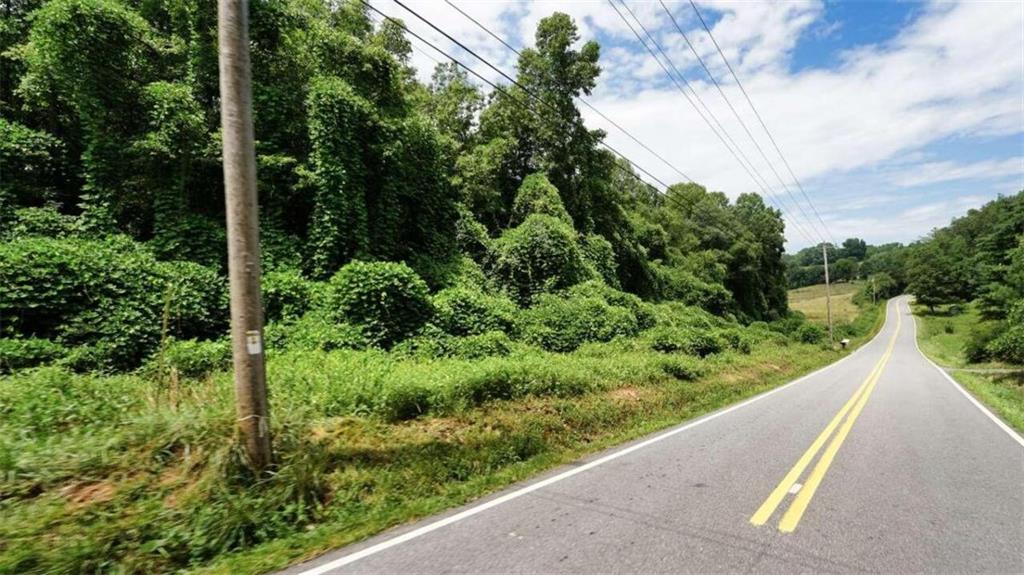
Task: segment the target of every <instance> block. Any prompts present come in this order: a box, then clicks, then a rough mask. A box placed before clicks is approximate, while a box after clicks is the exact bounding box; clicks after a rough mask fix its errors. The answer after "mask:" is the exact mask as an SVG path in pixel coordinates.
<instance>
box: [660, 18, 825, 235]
mask: <svg viewBox="0 0 1024 575" xmlns="http://www.w3.org/2000/svg"><path fill="white" fill-rule="evenodd" d="M658 3H659V4H661V8H662V10H664V11H665V14H667V15H668V17H669V20H671V21H672V25H673V26H675V29H676V31H677V32H679V34H680V35H681V36H682V37H683V40H685V41H686V45H687V46H688V47H689V48H690V52H691V53H692V54H693V56H694V57H695V58H697V62H699V63H700V66H701V68H703V69H704V73H705V74H707V76H708V79H710V80H711V83H712V84H713V85H714V86H715V89H716V90H718V94H719V95H720V96H722V99H723V100H725V103H726V105H727V106H729V110H730V111H732V115H733V116H735V117H736V121H738V122H739V123H740V126H741V127H742V128H743V131H744V132H746V134H747V137H748V138H750V141H751V142H753V143H754V147H755V148H757V152H758V153H759V154H760V155H761V158H762V159H763V160H764V162H765V163H766V164H768V168H769V169H770V170H771V171H772V173H773V174H774V175H775V179H777V180H778V181H779V183H780V184H781V185H782V189H783V190H784V191H785V192H786V195H787V196H789V199H790V201H791V202H792V203H793V204H794V205H795V206H796V207H797V209H798V210H799V211H800V215H802V216H803V218H804V220H805V221H806V222H807V224H808V225H809V226H810V228H811V229H812V230H813V231H814V233H815V234H817V235H818V236H819V237H821V238H822V239H825V235H824V234H822V233H821V231H820V230H818V227H817V225H816V224H815V223H814V220H812V219H811V218H810V216H808V215H807V212H806V211H804V207H803V205H801V204H800V201H799V200H797V198H796V196H794V195H793V192H792V191H791V190H790V189H789V185H788V184H786V181H785V180H783V179H782V176H780V175H779V172H778V170H776V169H775V164H774V163H773V162H772V161H771V160H769V159H768V155H767V154H765V153H764V149H762V148H761V144H760V143H759V142H758V141H757V138H755V137H754V134H752V133H751V132H750V128H748V127H747V123H746V122H745V121H743V117H742V116H740V114H739V112H738V111H736V107H735V106H733V104H732V100H730V99H729V96H728V95H727V94H726V93H725V90H723V89H722V86H721V85H720V84H719V83H718V80H717V79H715V75H714V74H712V73H711V70H710V69H709V68H708V66H707V64H705V63H704V59H703V58H701V57H700V53H698V52H697V49H696V48H695V47H694V46H693V43H691V42H690V38H689V36H687V35H686V32H685V31H683V28H682V27H681V26H680V25H679V22H677V21H676V17H675V16H673V15H672V12H671V11H670V10H669V9H668V7H667V6H665V2H664V1H663V0H658Z"/></svg>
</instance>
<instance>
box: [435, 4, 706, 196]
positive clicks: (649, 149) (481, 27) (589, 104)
mask: <svg viewBox="0 0 1024 575" xmlns="http://www.w3.org/2000/svg"><path fill="white" fill-rule="evenodd" d="M445 3H446V4H448V5H449V6H451V7H452V8H453V9H455V11H456V12H458V13H459V14H462V15H463V16H464V17H465V18H466V19H468V20H469V21H470V22H472V23H473V24H475V25H476V26H477V28H480V29H481V30H483V31H484V32H486V33H487V34H488V35H489V36H490V37H491V38H494V39H495V40H497V41H498V42H500V43H501V45H503V46H505V47H506V48H508V49H509V50H511V51H512V52H513V53H515V54H516V55H517V56H521V55H522V52H520V51H519V50H517V49H516V48H514V47H513V46H512V45H511V44H509V43H508V42H506V41H505V39H504V38H502V37H501V36H498V35H497V34H495V33H494V32H492V31H491V29H490V28H488V27H487V26H484V25H483V24H482V23H480V22H479V21H478V20H477V19H476V18H474V17H472V16H470V15H469V14H467V13H466V12H465V11H463V10H462V9H461V8H459V7H458V6H456V5H455V3H454V2H452V1H451V0H445ZM577 99H578V100H579V101H580V103H581V104H583V105H584V106H586V107H587V108H589V109H590V110H591V111H592V112H594V113H595V114H597V115H598V116H600V117H601V118H603V119H604V120H605V121H606V122H608V123H609V124H611V125H612V126H615V127H616V128H617V129H618V130H619V131H620V132H622V133H623V134H625V135H626V136H627V137H629V139H631V140H633V142H635V143H636V144H637V145H638V146H640V147H641V148H643V149H644V150H647V152H649V153H650V154H651V155H652V156H654V157H655V158H657V159H658V160H660V161H661V163H663V164H665V165H666V166H668V167H669V168H670V169H672V171H674V172H675V173H677V174H679V175H680V176H682V178H683V179H684V180H686V181H687V182H691V183H692V182H693V179H692V178H690V176H687V175H686V174H685V173H684V172H683V171H682V170H680V169H679V168H677V167H676V166H675V165H674V164H672V163H671V162H669V161H668V160H666V159H665V158H663V157H661V155H660V154H658V153H657V152H655V151H654V150H652V149H651V148H650V147H648V146H647V144H645V143H643V142H641V141H640V140H639V139H638V138H637V137H636V136H634V135H633V134H631V133H630V132H629V130H627V129H625V128H623V127H622V126H620V125H619V124H618V122H616V121H614V120H612V119H611V118H609V117H608V116H606V115H605V114H604V112H602V111H601V110H598V109H597V107H596V106H594V105H593V104H591V103H590V102H588V101H587V100H586V98H584V97H583V96H577Z"/></svg>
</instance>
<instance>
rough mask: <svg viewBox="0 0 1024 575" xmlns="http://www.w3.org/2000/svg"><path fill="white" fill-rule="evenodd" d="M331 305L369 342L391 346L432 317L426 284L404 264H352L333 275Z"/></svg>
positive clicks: (329, 303) (329, 301) (329, 299)
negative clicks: (359, 330)
mask: <svg viewBox="0 0 1024 575" xmlns="http://www.w3.org/2000/svg"><path fill="white" fill-rule="evenodd" d="M328 305H329V307H330V308H331V309H332V310H334V311H335V313H336V314H337V317H338V318H339V319H343V320H346V321H348V322H350V323H352V324H353V325H357V326H359V328H360V329H361V330H362V332H363V335H364V336H365V337H366V339H367V341H369V342H370V343H371V344H374V345H380V346H384V347H391V346H392V345H394V344H395V343H396V342H398V341H401V340H402V339H405V338H406V337H409V336H410V335H412V334H413V333H415V332H416V331H417V330H418V329H419V328H421V327H422V326H423V325H424V324H425V323H427V321H428V320H430V317H431V316H432V315H433V312H434V306H433V304H432V303H431V302H430V297H429V295H428V293H427V284H426V283H425V282H424V281H423V280H422V279H421V278H420V277H419V276H418V275H416V272H414V271H412V269H411V268H409V266H407V265H405V264H404V263H395V262H363V261H353V262H351V263H349V264H346V265H345V266H344V267H342V268H341V269H340V270H338V273H336V274H334V277H332V278H331V282H330V292H329V295H328Z"/></svg>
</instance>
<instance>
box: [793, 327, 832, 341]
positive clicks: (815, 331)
mask: <svg viewBox="0 0 1024 575" xmlns="http://www.w3.org/2000/svg"><path fill="white" fill-rule="evenodd" d="M825 335H826V334H825V328H823V327H821V326H820V325H818V324H816V323H810V322H807V323H803V324H801V325H800V327H798V328H797V329H796V333H794V334H793V336H794V337H795V338H796V340H797V341H799V342H801V343H821V342H823V341H824V340H825Z"/></svg>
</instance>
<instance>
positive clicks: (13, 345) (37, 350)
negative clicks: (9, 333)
mask: <svg viewBox="0 0 1024 575" xmlns="http://www.w3.org/2000/svg"><path fill="white" fill-rule="evenodd" d="M66 353H67V350H66V349H65V348H64V346H62V345H60V344H58V343H54V342H52V341H50V340H48V339H39V338H35V337H27V338H6V337H5V338H0V373H8V372H11V371H14V370H16V369H24V368H26V367H37V366H40V365H44V364H47V363H50V362H52V361H54V360H56V359H59V358H61V357H63V356H64V355H65V354H66Z"/></svg>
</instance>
